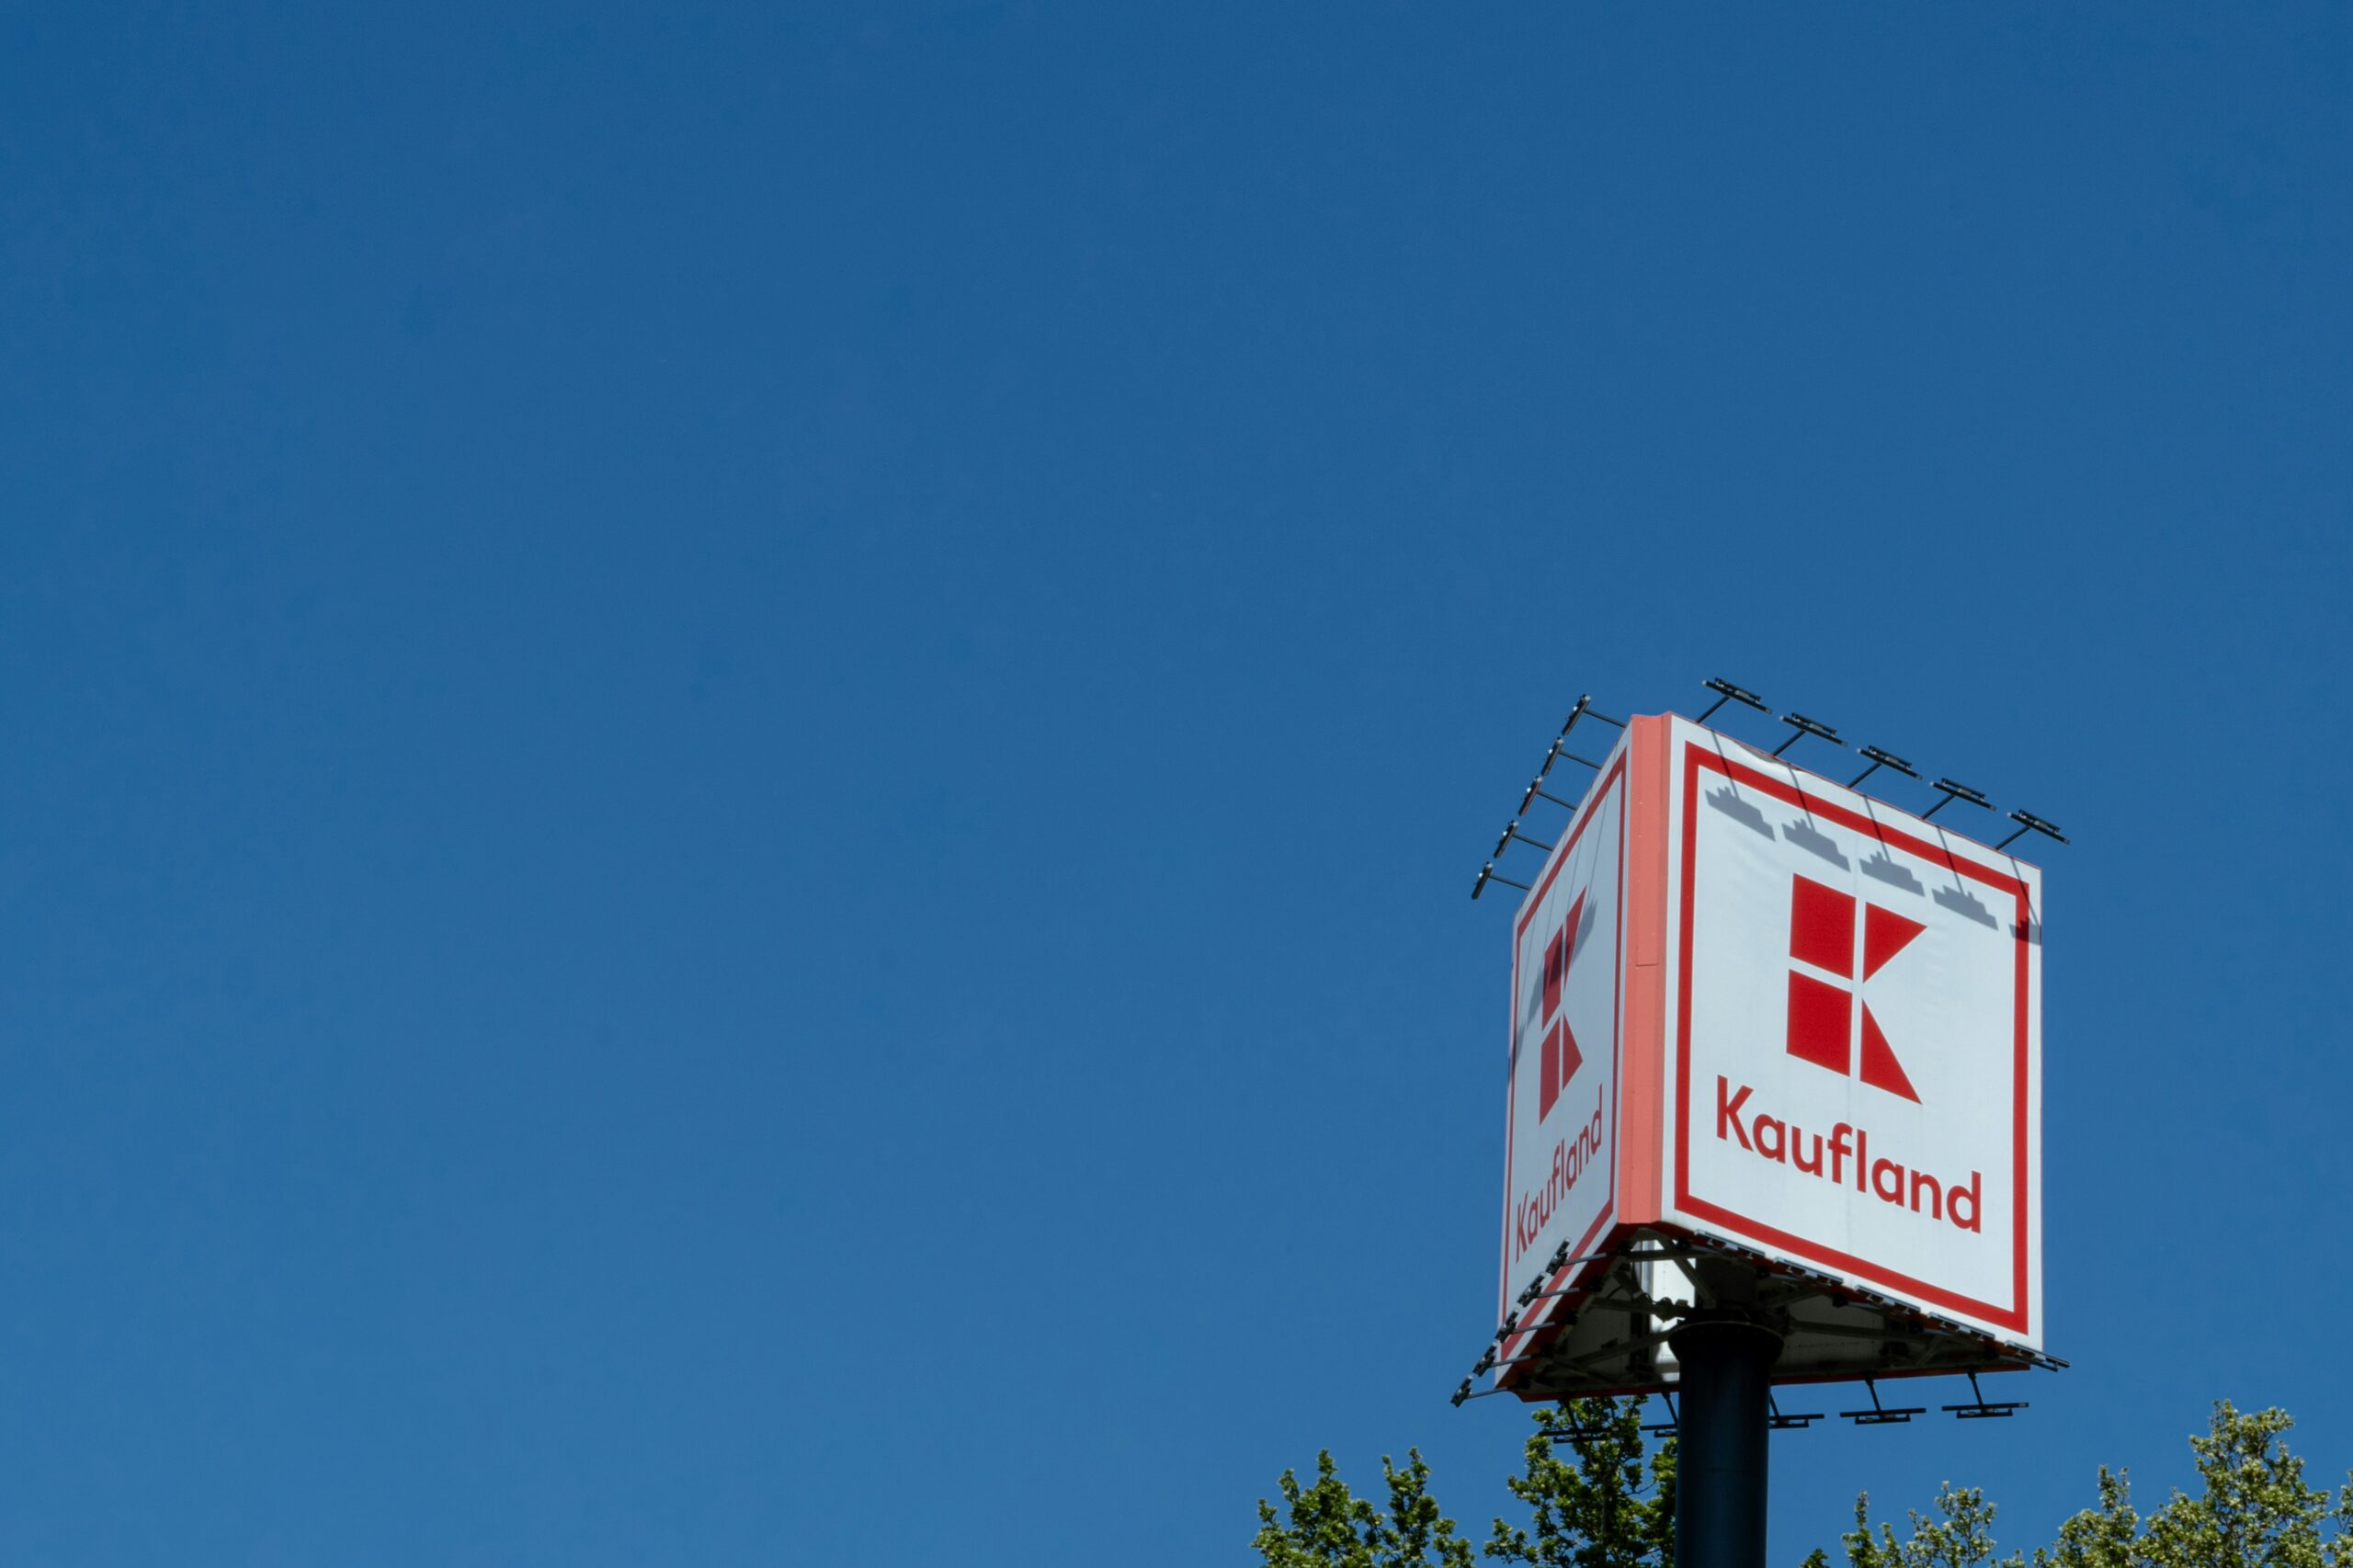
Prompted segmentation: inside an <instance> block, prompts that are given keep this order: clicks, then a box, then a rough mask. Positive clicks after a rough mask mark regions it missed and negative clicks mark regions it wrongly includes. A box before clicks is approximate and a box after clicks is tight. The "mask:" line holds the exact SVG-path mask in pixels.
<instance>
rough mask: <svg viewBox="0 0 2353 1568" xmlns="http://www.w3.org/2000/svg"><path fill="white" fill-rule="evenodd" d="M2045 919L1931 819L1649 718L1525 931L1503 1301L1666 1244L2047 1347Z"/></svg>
mask: <svg viewBox="0 0 2353 1568" xmlns="http://www.w3.org/2000/svg"><path fill="white" fill-rule="evenodd" d="M2041 920H2042V895H2041V873H2040V871H2039V870H2038V869H2036V868H2034V867H2032V866H2029V865H2028V864H2026V863H2025V862H2023V861H2020V860H2018V859H2017V858H2013V857H2011V856H2009V855H2006V854H1999V853H1996V852H1995V851H1994V850H1992V849H1989V848H1986V847H1984V846H1981V845H1979V844H1976V843H1974V842H1972V841H1971V840H1968V839H1966V838H1963V837H1961V835H1959V834H1957V833H1954V832H1950V831H1948V830H1947V828H1946V825H1945V824H1943V823H1942V822H1941V821H1938V822H1927V821H1924V820H1922V819H1920V818H1918V817H1916V816H1913V815H1911V814H1909V813H1907V812H1900V811H1897V810H1894V809H1893V808H1892V807H1890V806H1888V805H1886V804H1885V803H1884V802H1882V801H1876V800H1872V799H1870V798H1868V797H1865V796H1863V795H1859V794H1857V793H1856V792H1854V791H1853V790H1848V789H1846V788H1844V787H1843V786H1840V785H1838V784H1835V783H1832V782H1830V781H1828V780H1826V779H1824V778H1818V777H1816V776H1814V775H1813V774H1811V773H1808V772H1805V771H1803V770H1802V769H1799V768H1795V767H1790V766H1788V765H1786V764H1784V763H1782V762H1779V761H1778V760H1776V759H1774V758H1771V757H1768V756H1765V755H1764V754H1763V753H1760V752H1756V751H1754V750H1751V749H1749V748H1748V747H1745V746H1743V745H1741V744H1739V743H1737V742H1734V741H1732V740H1730V739H1727V738H1726V737H1724V736H1722V735H1719V734H1717V733H1715V732H1713V731H1711V730H1707V729H1703V728H1701V727H1700V726H1699V725H1697V724H1693V723H1690V722H1687V721H1685V720H1682V719H1678V718H1674V717H1672V716H1668V717H1660V718H1648V719H1636V720H1634V721H1633V722H1632V723H1631V725H1630V727H1629V728H1628V731H1627V733H1626V735H1625V736H1624V738H1623V739H1622V740H1621V741H1620V744H1619V745H1618V747H1617V749H1616V750H1615V751H1613V752H1612V753H1611V755H1610V756H1609V757H1608V759H1607V760H1606V761H1605V762H1604V764H1603V766H1602V768H1601V770H1600V773H1599V775H1598V777H1597V778H1596V780H1595V782H1594V784H1593V786H1592V788H1591V789H1590V790H1588V792H1587V793H1586V798H1585V800H1584V801H1583V802H1582V803H1581V804H1580V805H1579V807H1578V809H1577V812H1576V814H1575V816H1574V819H1573V820H1572V822H1571V824H1570V825H1569V827H1568V829H1567V831H1566V832H1564V833H1563V835H1562V836H1561V838H1560V840H1559V842H1558V844H1557V845H1556V846H1555V848H1554V850H1553V852H1552V856H1551V858H1549V859H1548V861H1547V862H1546V865H1545V868H1544V869H1543V871H1542V872H1541V873H1540V875H1539V877H1538V878H1537V879H1536V881H1535V886H1534V888H1533V891H1531V892H1529V894H1528V896H1527V898H1526V900H1525V901H1524V902H1523V903H1522V904H1521V906H1520V909H1519V911H1518V916H1517V918H1516V920H1515V925H1514V961H1513V975H1512V1022H1511V1068H1510V1089H1509V1106H1510V1108H1509V1117H1508V1132H1507V1139H1508V1142H1507V1144H1506V1149H1507V1153H1506V1173H1507V1174H1506V1187H1505V1206H1504V1235H1503V1268H1502V1287H1503V1295H1504V1305H1505V1306H1506V1308H1508V1307H1509V1306H1510V1304H1511V1299H1512V1297H1513V1296H1514V1294H1515V1293H1516V1292H1518V1290H1519V1289H1520V1288H1521V1287H1522V1286H1523V1285H1526V1284H1527V1283H1528V1282H1529V1280H1530V1279H1531V1278H1533V1277H1534V1276H1535V1275H1536V1273H1537V1271H1538V1270H1540V1269H1541V1268H1543V1267H1545V1266H1546V1265H1547V1263H1548V1262H1549V1260H1550V1259H1551V1258H1552V1256H1554V1255H1555V1254H1556V1252H1557V1251H1558V1249H1559V1248H1560V1247H1561V1246H1562V1245H1563V1244H1566V1245H1567V1247H1568V1251H1569V1255H1570V1256H1580V1257H1581V1256H1589V1255H1591V1254H1593V1253H1595V1252H1596V1251H1598V1250H1604V1249H1607V1248H1608V1247H1609V1246H1610V1245H1612V1244H1613V1242H1614V1241H1615V1240H1616V1239H1617V1238H1619V1237H1620V1236H1622V1235H1624V1234H1627V1233H1631V1232H1632V1231H1633V1230H1635V1229H1637V1228H1649V1229H1651V1230H1654V1231H1657V1230H1662V1229H1664V1230H1667V1231H1677V1230H1679V1231H1685V1232H1689V1233H1695V1234H1699V1235H1701V1236H1706V1237H1713V1238H1717V1239H1720V1240H1723V1241H1729V1242H1732V1243H1735V1244H1738V1245H1740V1246H1743V1247H1745V1248H1748V1249H1750V1250H1751V1251H1754V1252H1758V1253H1763V1254H1766V1255H1768V1256H1772V1257H1777V1258H1779V1259H1782V1260H1784V1261H1787V1262H1790V1263H1794V1264H1798V1265H1801V1266H1802V1267H1806V1268H1809V1269H1812V1270H1814V1271H1817V1272H1819V1273H1824V1274H1828V1275H1831V1276H1833V1277H1836V1278H1840V1279H1844V1280H1846V1281H1848V1282H1850V1283H1852V1284H1855V1285H1858V1286H1860V1287H1862V1288H1864V1289H1866V1290H1870V1291H1874V1292H1877V1293H1879V1294H1881V1295H1883V1296H1887V1297H1891V1298H1893V1299H1894V1300H1896V1301H1902V1302H1904V1303H1907V1304H1909V1305H1911V1306H1913V1307H1915V1308H1916V1309H1918V1310H1919V1311H1921V1312H1926V1313H1928V1314H1930V1315H1932V1316H1934V1317H1937V1318H1941V1319H1944V1320H1947V1321H1949V1322H1953V1323H1957V1324H1961V1325H1963V1326H1965V1327H1970V1328H1974V1329H1976V1330H1978V1331H1980V1332H1982V1333H1984V1334H1986V1335H1992V1336H1995V1337H1997V1338H1999V1339H2001V1340H2003V1341H2005V1342H2007V1343H2010V1344H2013V1345H2020V1346H2027V1347H2029V1348H2033V1349H2039V1348H2040V1345H2041V1338H2042V1302H2041V1207H2040V1181H2041V1166H2040V1117H2041V1106H2040V1078H2041V1073H2040V1052H2041V1040H2040V986H2041V971H2042V962H2041V960H2042V948H2041ZM1536 1315H1540V1314H1536ZM1529 1321H1530V1322H1531V1326H1532V1324H1533V1317H1531V1319H1530V1320H1529Z"/></svg>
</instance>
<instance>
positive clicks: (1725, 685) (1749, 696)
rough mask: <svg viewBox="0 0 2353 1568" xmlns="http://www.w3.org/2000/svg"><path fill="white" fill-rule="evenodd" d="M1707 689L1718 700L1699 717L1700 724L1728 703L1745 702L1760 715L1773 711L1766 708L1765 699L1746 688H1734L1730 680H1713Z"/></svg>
mask: <svg viewBox="0 0 2353 1568" xmlns="http://www.w3.org/2000/svg"><path fill="white" fill-rule="evenodd" d="M1707 687H1708V689H1709V690H1710V691H1712V692H1714V693H1715V694H1716V699H1715V700H1714V701H1713V702H1711V703H1709V704H1708V711H1707V712H1706V713H1702V714H1700V715H1699V721H1698V722H1700V723H1702V724H1704V723H1706V722H1708V715H1709V714H1711V713H1713V712H1714V711H1715V710H1717V709H1719V708H1722V706H1723V705H1724V704H1725V703H1727V702H1745V703H1746V704H1748V706H1750V707H1751V708H1754V709H1756V711H1758V712H1759V713H1770V712H1772V711H1773V710H1771V709H1770V708H1768V707H1767V706H1765V699H1763V698H1761V697H1759V696H1757V695H1756V693H1755V692H1753V691H1750V690H1748V689H1747V688H1746V687H1738V686H1734V685H1733V683H1732V682H1730V681H1728V680H1711V681H1709V682H1708V683H1707Z"/></svg>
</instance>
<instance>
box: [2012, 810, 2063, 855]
mask: <svg viewBox="0 0 2353 1568" xmlns="http://www.w3.org/2000/svg"><path fill="white" fill-rule="evenodd" d="M2010 820H2011V821H2012V822H2014V823H2016V824H2018V832H2016V833H2014V834H2012V835H2010V836H2009V837H2007V838H2005V839H2004V840H2002V842H2001V843H1999V844H1996V845H1995V846H1994V847H1995V848H1996V849H2007V848H2008V847H2009V846H2011V845H2013V844H2015V843H2017V842H2018V839H2020V838H2021V837H2023V836H2024V835H2027V834H2028V833H2039V834H2041V835H2044V836H2045V837H2048V838H2055V839H2057V840H2058V841H2059V842H2060V843H2062V844H2064V843H2066V842H2067V835H2065V834H2063V833H2062V832H2060V831H2059V830H2058V828H2057V827H2055V826H2053V825H2052V824H2050V823H2047V822H2044V821H2043V820H2042V819H2041V818H2040V817H2039V816H2036V815H2035V814H2034V813H2033V812H2011V813H2010Z"/></svg>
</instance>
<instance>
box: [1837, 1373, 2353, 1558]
mask: <svg viewBox="0 0 2353 1568" xmlns="http://www.w3.org/2000/svg"><path fill="white" fill-rule="evenodd" d="M2294 1425H2295V1421H2294V1419H2293V1418H2292V1417H2290V1415H2288V1413H2287V1412H2286V1411H2283V1410H2262V1411H2241V1410H2239V1409H2238V1408H2236V1407H2235V1406H2234V1405H2233V1404H2232V1403H2230V1402H2229V1401H2228V1400H2223V1401H2221V1402H2219V1403H2216V1404H2215V1406H2214V1415H2213V1420H2212V1424H2211V1426H2210V1427H2209V1428H2208V1430H2207V1433H2206V1435H2205V1436H2204V1437H2192V1438H2190V1439H2189V1447H2190V1449H2191V1451H2192V1452H2193V1453H2195V1454H2196V1455H2197V1458H2198V1477H2199V1481H2200V1490H2199V1491H2198V1493H2197V1494H2195V1495H2192V1494H2188V1493H2183V1492H2176V1493H2175V1494H2173V1496H2172V1497H2171V1498H2170V1499H2169V1500H2168V1501H2167V1502H2166V1503H2165V1506H2163V1507H2161V1508H2159V1509H2157V1511H2156V1512H2155V1513H2154V1514H2151V1515H2149V1516H2148V1517H2146V1518H2145V1519H2144V1518H2143V1517H2142V1516H2141V1513H2140V1511H2139V1510H2138V1509H2137V1508H2135V1507H2134V1506H2133V1504H2132V1483H2131V1476H2130V1474H2129V1473H2127V1472H2126V1471H2120V1470H2118V1471H2111V1470H2109V1469H2108V1468H2107V1467H2106V1466H2104V1465H2103V1466H2102V1467H2101V1468H2100V1472H2099V1500H2098V1501H2097V1503H2096V1504H2094V1505H2093V1506H2091V1507H2088V1508H2086V1509H2084V1510H2083V1511H2082V1512H2080V1513H2078V1514H2076V1515H2075V1516H2074V1517H2071V1518H2069V1519H2068V1520H2067V1521H2066V1522H2065V1523H2063V1524H2062V1525H2061V1526H2060V1527H2059V1539H2058V1540H2056V1541H2055V1542H2053V1543H2052V1545H2050V1546H2047V1547H2038V1548H2037V1549H2036V1550H2035V1553H2034V1565H2035V1568H2353V1485H2348V1486H2347V1487H2346V1488H2343V1489H2341V1490H2340V1491H2338V1492H2337V1493H2336V1495H2335V1496H2331V1495H2330V1494H2328V1493H2327V1492H2325V1491H2324V1490H2322V1489H2320V1488H2317V1487H2314V1486H2311V1485H2309V1484H2307V1483H2305V1480H2304V1461H2303V1460H2302V1459H2300V1458H2298V1457H2297V1456H2296V1455H2295V1454H2293V1453H2291V1452H2290V1450H2289V1449H2288V1445H2287V1441H2286V1438H2287V1433H2288V1430H2289V1428H2290V1427H2291V1426H2294ZM1936 1506H1937V1514H1936V1517H1923V1516H1921V1515H1919V1514H1916V1513H1915V1514H1913V1515H1912V1516H1911V1523H1912V1532H1911V1535H1910V1536H1909V1537H1908V1538H1907V1539H1904V1540H1897V1538H1896V1535H1895V1531H1894V1530H1893V1528H1891V1527H1890V1526H1888V1525H1886V1524H1884V1523H1882V1524H1881V1525H1880V1526H1878V1527H1877V1531H1876V1533H1874V1531H1873V1528H1872V1526H1871V1524H1870V1496H1869V1495H1868V1494H1866V1495H1864V1496H1860V1497H1858V1498H1857V1499H1856V1500H1855V1528H1853V1529H1851V1530H1849V1531H1847V1533H1846V1534H1845V1535H1844V1536H1843V1537H1841V1538H1840V1540H1841V1542H1842V1544H1843V1545H1844V1546H1845V1548H1846V1558H1847V1568H1973V1565H1975V1564H1979V1563H1994V1564H1995V1568H2023V1564H2022V1562H2021V1559H2020V1558H2019V1556H2018V1554H2017V1553H2015V1552H2014V1553H2012V1554H2011V1555H2010V1556H2009V1557H2007V1558H2003V1559H1999V1560H1998V1561H1997V1560H1996V1559H1995V1556H1994V1551H1995V1545H1994V1530H1993V1526H1994V1506H1993V1505H1992V1504H1990V1503H1988V1502H1986V1501H1985V1497H1984V1494H1983V1493H1982V1492H1980V1491H1978V1490H1977V1489H1976V1488H1974V1487H1971V1488H1965V1489H1964V1488H1960V1487H1956V1486H1954V1485H1952V1484H1951V1483H1949V1482H1948V1483H1946V1484H1945V1486H1944V1488H1943V1490H1942V1491H1940V1492H1939V1493H1938V1496H1937V1505H1936ZM1829 1562H1830V1559H1829V1556H1828V1554H1827V1553H1825V1552H1822V1551H1816V1552H1814V1553H1813V1554H1812V1555H1811V1556H1809V1557H1808V1558H1807V1559H1806V1561H1805V1568H1829Z"/></svg>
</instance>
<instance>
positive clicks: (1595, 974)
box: [1502, 745, 1626, 1294]
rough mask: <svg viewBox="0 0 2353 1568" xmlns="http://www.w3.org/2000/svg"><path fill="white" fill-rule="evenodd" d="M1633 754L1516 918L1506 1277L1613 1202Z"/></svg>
mask: <svg viewBox="0 0 2353 1568" xmlns="http://www.w3.org/2000/svg"><path fill="white" fill-rule="evenodd" d="M1625 763H1626V756H1625V748H1624V747H1623V746H1622V745H1621V746H1620V748H1619V750H1618V752H1617V753H1616V754H1614V755H1613V756H1612V757H1611V758H1610V760H1609V761H1608V762H1607V763H1605V764H1604V765H1603V767H1602V773H1601V776H1600V779H1599V782H1598V783H1597V784H1596V785H1595V787H1594V788H1593V789H1592V790H1590V791H1589V792H1588V793H1587V794H1586V799H1585V801H1584V803H1583V804H1582V805H1581V806H1579V807H1578V809H1577V812H1576V815H1575V816H1574V818H1573V819H1572V820H1571V822H1570V824H1569V827H1568V831H1567V832H1566V833H1564V834H1563V835H1562V836H1561V839H1560V841H1559V843H1558V844H1557V845H1556V846H1554V848H1553V851H1552V858H1551V859H1550V860H1549V861H1548V862H1546V864H1545V868H1544V872H1543V875H1542V876H1540V878H1538V879H1537V881H1536V884H1535V889H1534V891H1533V892H1530V893H1529V895H1528V898H1527V900H1526V902H1525V903H1522V904H1521V905H1520V909H1519V913H1518V916H1517V918H1516V920H1515V922H1514V929H1515V932H1516V934H1517V935H1516V939H1515V946H1514V949H1513V960H1512V987H1511V990H1512V1026H1511V1040H1512V1047H1511V1069H1510V1074H1511V1079H1510V1086H1509V1090H1508V1096H1507V1097H1508V1101H1509V1116H1508V1119H1507V1120H1506V1127H1505V1139H1506V1151H1507V1153H1506V1156H1505V1168H1506V1182H1505V1191H1504V1250H1503V1275H1502V1282H1503V1290H1504V1291H1505V1292H1506V1294H1508V1293H1510V1292H1511V1291H1513V1290H1518V1288H1519V1285H1520V1281H1521V1278H1522V1277H1523V1276H1525V1275H1526V1274H1527V1273H1528V1272H1529V1269H1530V1268H1531V1267H1534V1265H1535V1264H1536V1263H1540V1262H1541V1261H1543V1260H1544V1259H1545V1258H1547V1257H1550V1256H1552V1254H1553V1253H1554V1252H1555V1251H1557V1250H1558V1249H1559V1247H1560V1245H1561V1244H1562V1243H1563V1242H1566V1243H1567V1244H1568V1246H1569V1251H1570V1252H1571V1253H1572V1254H1576V1253H1581V1252H1583V1251H1584V1250H1585V1249H1586V1246H1587V1245H1589V1244H1591V1243H1592V1242H1593V1241H1594V1240H1595V1238H1596V1237H1597V1236H1598V1235H1599V1234H1600V1228H1601V1225H1602V1223H1603V1221H1605V1220H1606V1219H1607V1218H1608V1214H1609V1212H1610V1199H1611V1196H1612V1188H1613V1187H1614V1185H1615V1181H1616V1177H1617V1171H1618V1165H1617V1148H1618V1130H1617V1126H1616V1122H1617V1115H1618V1093H1617V1082H1618V1037H1619V1002H1620V995H1619V992H1620V985H1621V984H1622V983H1623V978H1624V972H1625V964H1624V961H1623V952H1622V948H1623V942H1624V921H1623V915H1624V899H1623V887H1624V881H1625V866H1626V842H1625V840H1626V767H1625Z"/></svg>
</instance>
